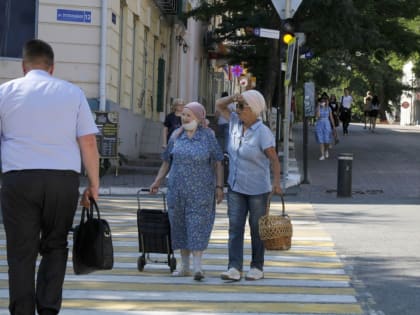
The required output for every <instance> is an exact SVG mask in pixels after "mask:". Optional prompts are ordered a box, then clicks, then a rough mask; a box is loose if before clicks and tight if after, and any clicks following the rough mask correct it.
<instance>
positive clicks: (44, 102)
mask: <svg viewBox="0 0 420 315" xmlns="http://www.w3.org/2000/svg"><path fill="white" fill-rule="evenodd" d="M22 68H23V73H24V77H22V78H18V79H14V80H11V81H9V82H6V83H4V84H2V85H1V86H0V122H1V127H0V129H1V153H2V169H3V175H2V187H1V208H2V214H3V223H4V228H5V231H6V249H7V263H8V266H9V272H8V274H9V311H10V313H11V314H28V315H29V314H31V315H32V314H35V308H36V310H37V312H38V314H41V315H50V314H58V313H59V311H60V308H61V303H62V290H63V282H64V276H65V272H66V267H67V256H68V248H67V236H68V233H69V230H70V229H71V227H72V224H73V219H74V214H75V212H76V208H77V203H78V199H79V173H80V168H81V162H83V165H84V167H85V170H86V172H87V176H88V179H89V184H88V187H87V188H86V190H85V191H84V192H83V196H82V199H81V204H82V205H83V206H85V207H89V205H90V202H89V198H93V199H98V191H99V154H98V149H97V144H96V136H95V134H96V133H97V132H98V129H97V127H96V125H95V123H94V120H93V117H92V113H91V111H90V108H89V105H88V103H87V100H86V97H85V95H84V93H83V92H82V90H81V89H80V88H78V87H77V86H75V85H73V84H71V83H69V82H66V81H63V80H59V79H57V78H54V77H53V76H52V74H53V71H54V52H53V49H52V48H51V46H50V45H49V44H48V43H46V42H44V41H42V40H39V39H33V40H30V41H28V42H27V43H25V45H24V48H23V62H22ZM38 254H40V256H41V259H40V264H39V267H38V273H37V277H36V284H35V266H36V261H37V256H38Z"/></svg>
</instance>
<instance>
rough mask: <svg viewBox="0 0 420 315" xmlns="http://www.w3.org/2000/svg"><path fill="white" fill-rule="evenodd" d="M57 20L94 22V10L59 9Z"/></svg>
mask: <svg viewBox="0 0 420 315" xmlns="http://www.w3.org/2000/svg"><path fill="white" fill-rule="evenodd" d="M57 21H64V22H78V23H89V24H90V23H92V12H91V11H82V10H66V9H57Z"/></svg>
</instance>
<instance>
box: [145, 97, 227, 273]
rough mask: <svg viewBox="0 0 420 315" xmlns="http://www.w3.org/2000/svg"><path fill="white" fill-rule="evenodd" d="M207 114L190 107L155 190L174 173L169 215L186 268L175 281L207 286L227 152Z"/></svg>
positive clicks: (170, 145)
mask: <svg viewBox="0 0 420 315" xmlns="http://www.w3.org/2000/svg"><path fill="white" fill-rule="evenodd" d="M205 119H206V111H205V109H204V107H203V106H202V105H201V104H200V103H197V102H192V103H188V104H187V105H185V107H184V109H183V112H182V127H181V128H179V129H177V130H175V131H174V133H173V134H172V136H171V138H170V139H169V143H168V147H167V148H166V150H165V151H164V152H163V154H162V157H163V163H162V166H161V167H160V169H159V172H158V174H157V176H156V178H155V180H154V182H153V183H152V185H151V186H150V191H151V193H156V192H157V191H158V189H159V187H160V185H161V183H162V180H163V179H164V178H165V176H166V174H167V173H168V172H169V178H168V194H167V203H168V215H169V220H170V223H171V240H172V248H173V249H174V250H178V249H179V250H180V251H181V260H182V264H181V268H180V269H178V270H175V271H174V272H173V274H172V275H173V276H181V277H183V276H190V275H191V271H190V255H191V253H192V256H193V271H194V279H195V280H201V279H203V277H204V273H203V270H202V266H201V258H202V255H203V251H204V250H205V249H207V246H208V243H209V239H210V233H211V231H212V229H213V224H214V219H215V196H216V202H217V203H220V202H221V201H222V200H223V166H222V162H221V161H222V160H223V152H222V150H221V148H220V146H219V144H218V143H217V140H216V137H215V135H214V132H213V130H211V129H210V128H207V127H206V122H205Z"/></svg>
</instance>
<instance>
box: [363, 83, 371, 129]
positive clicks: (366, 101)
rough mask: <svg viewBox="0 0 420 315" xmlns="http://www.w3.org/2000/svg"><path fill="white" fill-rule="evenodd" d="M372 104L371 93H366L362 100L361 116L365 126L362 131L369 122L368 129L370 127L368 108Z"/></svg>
mask: <svg viewBox="0 0 420 315" xmlns="http://www.w3.org/2000/svg"><path fill="white" fill-rule="evenodd" d="M371 103H372V92H371V91H367V92H366V96H365V97H364V98H363V116H364V123H365V126H364V127H363V129H366V125H367V122H368V121H369V129H370V128H371V127H372V125H371V123H370V122H371V121H370V115H369V114H370V106H371Z"/></svg>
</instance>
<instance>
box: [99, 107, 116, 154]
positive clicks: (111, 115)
mask: <svg viewBox="0 0 420 315" xmlns="http://www.w3.org/2000/svg"><path fill="white" fill-rule="evenodd" d="M93 114H94V118H95V123H96V126H97V127H98V129H99V133H98V134H97V135H96V141H97V143H98V150H99V154H100V156H101V158H117V157H118V127H119V125H118V122H119V116H118V112H99V111H95V112H94V113H93Z"/></svg>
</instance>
